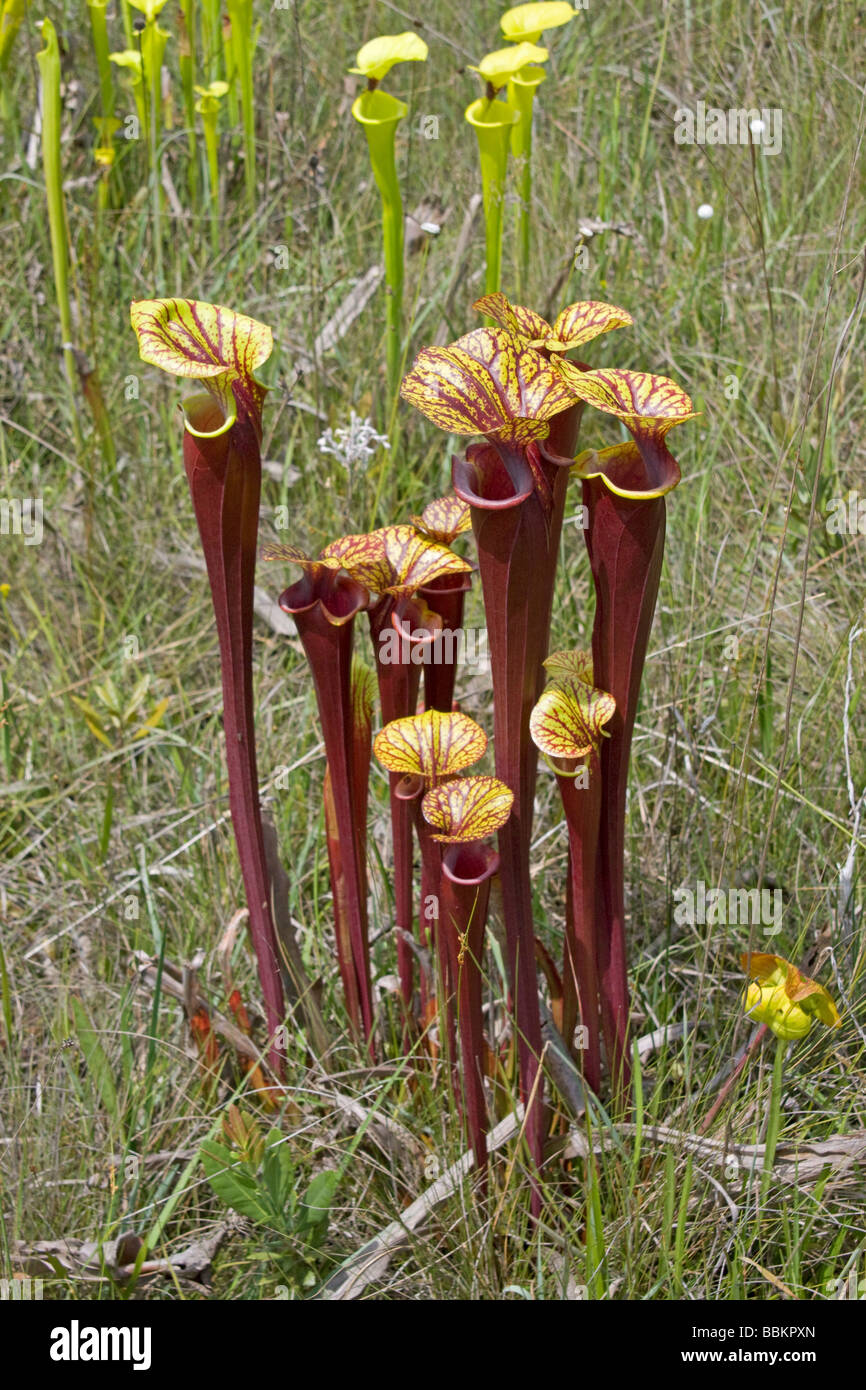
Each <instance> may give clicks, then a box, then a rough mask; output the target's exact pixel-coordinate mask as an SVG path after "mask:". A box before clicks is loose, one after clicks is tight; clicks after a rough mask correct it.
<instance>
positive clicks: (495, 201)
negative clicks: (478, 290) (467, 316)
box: [465, 97, 520, 294]
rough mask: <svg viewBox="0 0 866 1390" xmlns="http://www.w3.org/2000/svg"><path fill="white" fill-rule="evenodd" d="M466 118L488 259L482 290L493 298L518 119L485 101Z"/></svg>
mask: <svg viewBox="0 0 866 1390" xmlns="http://www.w3.org/2000/svg"><path fill="white" fill-rule="evenodd" d="M465 115H466V119H467V121H468V122H469V124H470V125H471V126H474V128H475V134H476V136H477V137H478V152H479V155H480V157H481V191H482V194H483V199H484V225H485V239H486V255H487V266H486V271H485V277H484V289H485V293H486V294H494V293H495V292H496V291H497V290H498V289H499V287H500V281H501V279H502V210H503V207H504V205H505V179H506V173H507V170H508V150H509V146H510V144H511V131H512V128H513V126H514V125H515V123H516V122H517V121H518V120H519V118H520V117H519V113H518V111H517V110H516V109H515V108H514V107H513V106H509V105H508V104H507V103H506V102H504V101H493V100H491V99H490V98H488V97H479V98H478V100H477V101H473V102H472V104H471V106H467V108H466V112H465Z"/></svg>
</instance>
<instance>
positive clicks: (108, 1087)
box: [69, 994, 122, 1129]
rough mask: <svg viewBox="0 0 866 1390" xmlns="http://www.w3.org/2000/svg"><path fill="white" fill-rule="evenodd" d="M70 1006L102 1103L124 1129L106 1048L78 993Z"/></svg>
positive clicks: (71, 999)
mask: <svg viewBox="0 0 866 1390" xmlns="http://www.w3.org/2000/svg"><path fill="white" fill-rule="evenodd" d="M69 1003H70V1007H71V1009H72V1017H73V1019H74V1021H75V1032H76V1034H77V1035H78V1041H79V1042H80V1044H81V1051H82V1052H83V1054H84V1060H85V1062H86V1063H87V1071H88V1074H89V1076H90V1078H91V1080H92V1081H93V1084H94V1086H95V1087H96V1090H97V1093H98V1095H99V1098H100V1100H101V1101H102V1104H103V1105H104V1106H105V1109H106V1110H107V1111H108V1113H109V1115H110V1116H111V1118H112V1120H114V1121H115V1123H116V1124H117V1126H118V1128H119V1129H122V1124H121V1117H120V1105H119V1103H118V1099H117V1088H116V1087H115V1084H114V1076H113V1074H112V1070H111V1063H110V1062H109V1060H108V1057H107V1056H106V1053H105V1049H104V1048H103V1046H102V1043H101V1042H100V1040H99V1035H98V1033H97V1031H96V1029H95V1028H94V1026H93V1024H92V1023H91V1021H90V1019H89V1018H88V1017H87V1013H86V1011H85V1008H84V1005H83V1004H82V1002H81V1000H80V999H78V998H77V997H76V995H74V994H73V995H71V996H70V1000H69Z"/></svg>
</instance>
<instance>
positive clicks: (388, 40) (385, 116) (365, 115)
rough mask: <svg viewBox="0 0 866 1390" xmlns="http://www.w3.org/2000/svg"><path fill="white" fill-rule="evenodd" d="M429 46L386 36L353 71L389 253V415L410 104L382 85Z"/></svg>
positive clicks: (365, 50) (395, 382) (363, 52)
mask: <svg viewBox="0 0 866 1390" xmlns="http://www.w3.org/2000/svg"><path fill="white" fill-rule="evenodd" d="M426 58H427V45H426V43H425V42H424V40H423V39H420V38H419V37H418V35H417V34H413V33H412V32H411V31H407V32H406V33H405V34H382V35H381V36H380V37H379V38H377V39H371V40H370V42H369V43H365V44H364V46H363V47H362V48H361V49H359V51H358V55H357V57H356V59H355V63H356V66H355V67H353V68H350V69H349V71H350V72H351V73H354V74H356V75H357V76H359V77H366V79H367V90H366V91H365V92H362V93H361V95H360V96H359V97H357V98H356V99H355V102H354V104H353V106H352V115H353V116H354V118H355V120H356V121H357V122H358V124H359V125H361V126H363V128H364V134H365V135H366V137H367V145H368V147H369V151H370V164H371V167H372V170H373V178H374V179H375V180H376V187H377V188H378V190H379V194H380V197H381V199H382V245H383V250H384V256H385V294H386V299H385V307H386V314H385V319H386V327H385V362H386V373H387V383H388V413H389V416H390V412H391V411H392V410H393V408H394V405H395V403H396V400H397V393H398V390H399V386H400V375H401V366H402V359H403V199H402V196H401V194H400V183H399V180H398V178H397V163H396V158H395V152H394V146H395V138H396V132H397V126H398V124H399V123H400V121H402V120H403V118H404V116H405V115H406V114H407V112H408V110H409V108H408V106H407V105H406V103H405V102H404V101H400V100H399V99H398V98H397V97H395V96H392V95H391V94H390V92H383V91H382V90H381V89H380V87H379V83H380V82H381V81H382V79H383V78H384V77H386V76H387V75H388V73H389V72H390V71H391V69H392V67H394V65H395V63H406V62H414V63H418V62H421V63H423V62H425V61H426Z"/></svg>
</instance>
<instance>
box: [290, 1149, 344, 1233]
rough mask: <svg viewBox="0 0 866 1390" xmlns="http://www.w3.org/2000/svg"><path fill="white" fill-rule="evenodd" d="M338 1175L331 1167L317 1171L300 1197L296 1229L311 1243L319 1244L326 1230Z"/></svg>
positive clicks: (338, 1178)
mask: <svg viewBox="0 0 866 1390" xmlns="http://www.w3.org/2000/svg"><path fill="white" fill-rule="evenodd" d="M339 1180H340V1175H339V1173H338V1172H336V1171H335V1170H334V1169H332V1168H328V1169H326V1171H325V1172H324V1173H318V1174H317V1175H316V1177H314V1178H313V1181H312V1182H311V1183H310V1185H309V1187H308V1188H307V1190H306V1192H305V1193H304V1195H303V1197H302V1199H301V1213H302V1214H301V1219H300V1221H299V1223H298V1229H299V1231H300V1232H301V1233H303V1234H304V1235H305V1236H306V1238H307V1240H308V1242H309V1243H310V1244H311V1245H320V1244H321V1243H322V1241H323V1240H324V1239H325V1236H326V1234H327V1231H328V1216H329V1214H330V1210H331V1203H332V1202H333V1200H334V1196H335V1194H336V1191H337V1184H338V1182H339Z"/></svg>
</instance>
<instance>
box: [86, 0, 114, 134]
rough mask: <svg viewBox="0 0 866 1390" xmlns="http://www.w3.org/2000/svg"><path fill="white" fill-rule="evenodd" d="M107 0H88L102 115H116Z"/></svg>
mask: <svg viewBox="0 0 866 1390" xmlns="http://www.w3.org/2000/svg"><path fill="white" fill-rule="evenodd" d="M106 5H107V0H87V8H88V10H89V11H90V32H91V35H92V37H93V51H94V53H95V54H96V68H97V71H98V73H99V104H100V106H101V108H102V116H103V118H106V117H108V116H113V115H114V78H113V76H112V72H111V63H110V62H109V61H108V52H109V43H108V25H107V23H106V20H105V10H106Z"/></svg>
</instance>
